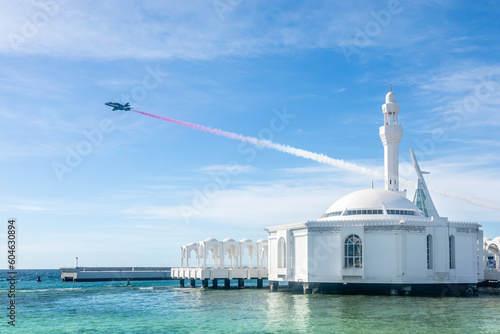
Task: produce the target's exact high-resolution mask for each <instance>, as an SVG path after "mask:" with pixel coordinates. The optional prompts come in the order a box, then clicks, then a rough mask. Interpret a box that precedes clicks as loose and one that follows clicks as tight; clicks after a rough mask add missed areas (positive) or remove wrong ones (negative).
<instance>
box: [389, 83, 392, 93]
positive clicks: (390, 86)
mask: <svg viewBox="0 0 500 334" xmlns="http://www.w3.org/2000/svg"><path fill="white" fill-rule="evenodd" d="M389 92H392V84H389Z"/></svg>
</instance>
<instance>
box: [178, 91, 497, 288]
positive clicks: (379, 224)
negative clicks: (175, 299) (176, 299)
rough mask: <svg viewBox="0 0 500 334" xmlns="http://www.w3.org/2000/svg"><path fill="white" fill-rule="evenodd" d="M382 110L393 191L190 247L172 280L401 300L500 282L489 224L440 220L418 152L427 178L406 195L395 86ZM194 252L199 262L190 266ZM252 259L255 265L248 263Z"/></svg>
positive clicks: (354, 196) (357, 196) (388, 185)
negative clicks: (256, 233)
mask: <svg viewBox="0 0 500 334" xmlns="http://www.w3.org/2000/svg"><path fill="white" fill-rule="evenodd" d="M382 111H383V114H384V124H383V125H382V126H381V127H380V138H381V139H382V143H383V145H384V166H385V168H384V174H385V189H383V190H382V189H366V190H360V191H356V192H353V193H351V194H348V195H346V196H344V197H342V198H340V199H339V200H338V201H336V202H335V203H334V204H333V205H332V206H331V207H330V208H328V209H327V210H326V212H325V213H324V214H323V215H322V216H321V217H320V218H318V219H314V220H308V221H304V222H299V223H293V224H287V225H279V226H271V227H268V228H267V229H266V230H267V232H268V239H267V240H259V241H258V242H255V243H254V242H251V240H248V239H244V240H242V241H241V242H239V243H238V242H235V241H234V240H232V239H227V240H224V241H217V240H215V239H207V240H205V241H204V242H201V243H191V244H189V245H187V246H183V247H182V248H181V252H182V254H181V263H182V264H181V268H172V273H173V277H174V278H180V279H181V284H183V283H184V278H186V279H191V282H192V283H191V284H194V282H195V281H194V280H193V279H201V280H202V281H203V282H204V283H203V285H204V286H208V285H207V284H208V283H207V281H208V279H213V280H214V279H215V281H214V286H217V277H219V276H220V277H219V279H221V278H225V279H226V284H229V283H228V279H231V278H238V279H240V280H243V279H244V278H245V279H246V278H257V279H259V280H260V285H262V281H261V279H262V278H266V277H267V278H268V280H269V285H270V288H271V291H273V290H276V289H277V287H278V285H279V282H287V283H288V287H289V288H290V289H291V290H295V291H303V292H304V293H309V292H325V293H368V294H370V293H376V294H402V295H418V294H425V295H429V294H439V295H446V294H452V295H460V294H465V293H470V292H474V291H475V290H476V288H477V284H478V282H481V281H486V280H492V281H495V280H496V281H497V282H498V280H499V278H500V271H499V269H500V263H499V262H500V261H499V249H500V237H498V238H495V239H493V240H491V239H487V238H486V239H484V240H483V231H482V230H481V229H480V228H481V225H479V224H477V223H472V222H458V221H449V220H448V219H447V218H446V217H441V216H439V214H438V212H437V210H436V208H435V206H434V204H433V202H432V199H431V196H430V194H429V190H428V188H427V186H426V183H425V180H424V177H423V174H424V172H422V171H421V170H420V167H419V165H418V163H417V161H416V159H415V155H414V154H413V151H411V155H412V158H413V162H414V166H415V170H416V174H417V178H418V181H417V189H416V192H415V196H414V200H413V202H412V201H410V200H408V199H407V198H406V191H400V190H399V176H398V164H399V162H398V147H399V143H400V141H401V138H402V135H403V128H402V126H401V125H400V124H398V114H399V104H398V103H396V95H395V94H394V93H393V92H392V89H391V91H390V92H389V93H388V94H387V95H386V98H385V104H383V105H382ZM245 250H246V251H245ZM192 251H194V252H195V256H196V258H197V259H196V265H194V268H189V267H190V265H189V262H188V261H189V258H190V256H191V255H190V254H191V252H192ZM209 252H211V253H210V254H211V256H210V255H209ZM243 254H245V255H247V256H248V257H249V258H250V260H249V265H243ZM254 256H255V257H256V261H255V262H254V264H252V258H253V257H254ZM207 257H209V258H210V257H211V262H212V263H213V267H210V266H207ZM225 259H226V260H225ZM192 262H193V261H192ZM485 264H486V266H485ZM242 284H243V283H242V281H241V285H242ZM239 285H240V281H239Z"/></svg>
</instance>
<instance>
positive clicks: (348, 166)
mask: <svg viewBox="0 0 500 334" xmlns="http://www.w3.org/2000/svg"><path fill="white" fill-rule="evenodd" d="M132 111H134V112H136V113H139V114H143V115H146V116H150V117H153V118H158V119H161V120H164V121H167V122H170V123H174V124H179V125H182V126H187V127H189V128H192V129H195V130H200V131H204V132H208V133H212V134H215V135H218V136H223V137H226V138H230V139H235V140H239V141H243V142H247V143H251V144H254V145H258V146H262V147H266V148H270V149H273V150H277V151H280V152H283V153H288V154H291V155H294V156H297V157H302V158H305V159H310V160H314V161H317V162H319V163H323V164H327V165H331V166H335V167H338V168H341V169H345V170H348V171H353V172H356V173H360V174H364V175H369V176H371V177H373V178H377V179H383V178H384V175H383V174H382V173H380V172H378V171H376V170H374V169H371V168H368V167H364V166H359V165H356V164H354V163H352V162H346V161H344V160H342V159H334V158H330V157H329V156H326V155H324V154H320V153H314V152H310V151H306V150H303V149H300V148H295V147H292V146H289V145H282V144H277V143H274V142H272V141H269V140H261V139H258V138H254V137H248V136H243V135H240V134H237V133H234V132H229V131H224V130H219V129H214V128H211V127H208V126H203V125H198V124H194V123H189V122H184V121H179V120H176V119H172V118H167V117H163V116H158V115H154V114H149V113H146V112H143V111H139V110H132ZM400 182H401V183H402V184H406V185H409V186H414V185H415V182H412V181H409V180H405V179H401V180H400ZM429 191H431V192H433V193H436V194H439V195H442V196H445V197H449V198H453V199H458V200H462V201H465V202H467V203H470V204H472V205H475V206H479V207H483V208H487V209H493V210H497V211H500V204H498V203H493V202H490V201H487V200H484V199H481V198H478V197H475V196H473V195H470V194H459V193H454V192H449V191H443V190H440V189H435V188H429Z"/></svg>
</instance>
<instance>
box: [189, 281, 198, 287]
mask: <svg viewBox="0 0 500 334" xmlns="http://www.w3.org/2000/svg"><path fill="white" fill-rule="evenodd" d="M189 286H190V287H192V288H196V280H195V279H192V280H190V282H189Z"/></svg>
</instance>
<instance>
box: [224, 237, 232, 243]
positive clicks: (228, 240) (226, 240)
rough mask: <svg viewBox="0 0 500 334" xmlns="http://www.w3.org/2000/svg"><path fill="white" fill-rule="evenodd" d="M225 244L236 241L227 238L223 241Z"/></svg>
mask: <svg viewBox="0 0 500 334" xmlns="http://www.w3.org/2000/svg"><path fill="white" fill-rule="evenodd" d="M222 241H223V242H234V239H231V238H226V239H224V240H222Z"/></svg>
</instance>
